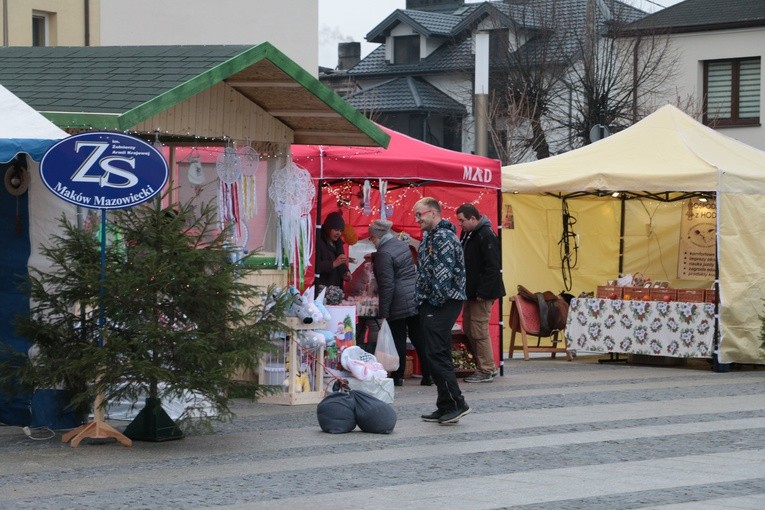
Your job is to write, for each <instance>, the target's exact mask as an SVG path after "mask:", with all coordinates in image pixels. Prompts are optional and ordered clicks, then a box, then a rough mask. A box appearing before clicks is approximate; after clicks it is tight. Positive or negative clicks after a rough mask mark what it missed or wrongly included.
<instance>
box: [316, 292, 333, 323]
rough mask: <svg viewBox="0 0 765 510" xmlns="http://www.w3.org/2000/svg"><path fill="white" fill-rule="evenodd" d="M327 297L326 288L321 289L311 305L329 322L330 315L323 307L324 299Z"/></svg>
mask: <svg viewBox="0 0 765 510" xmlns="http://www.w3.org/2000/svg"><path fill="white" fill-rule="evenodd" d="M326 296H327V287H324V288H323V289H321V292H319V295H318V296H316V298H315V299H314V300H313V303H314V304H315V305H316V308H318V309H319V311H320V312H321V314H322V315H323V316H324V320H325V321H327V322H329V321H331V320H332V315H331V314H330V313H329V310H328V309H327V307H326V306H324V299H325V298H326Z"/></svg>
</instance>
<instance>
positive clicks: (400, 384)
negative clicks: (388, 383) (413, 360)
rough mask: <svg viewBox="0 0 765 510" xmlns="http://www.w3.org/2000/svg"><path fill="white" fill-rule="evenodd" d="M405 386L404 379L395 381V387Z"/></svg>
mask: <svg viewBox="0 0 765 510" xmlns="http://www.w3.org/2000/svg"><path fill="white" fill-rule="evenodd" d="M403 385H404V379H402V378H401V377H396V378H394V379H393V386H403Z"/></svg>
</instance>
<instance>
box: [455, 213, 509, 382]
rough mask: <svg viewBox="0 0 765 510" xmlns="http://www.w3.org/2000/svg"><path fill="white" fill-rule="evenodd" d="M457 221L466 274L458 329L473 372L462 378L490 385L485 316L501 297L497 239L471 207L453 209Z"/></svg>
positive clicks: (491, 371) (493, 372)
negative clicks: (471, 356) (464, 339)
mask: <svg viewBox="0 0 765 510" xmlns="http://www.w3.org/2000/svg"><path fill="white" fill-rule="evenodd" d="M457 221H459V224H460V227H461V228H462V234H461V235H460V242H461V243H462V249H463V250H464V252H465V271H466V273H467V281H466V283H465V294H466V295H467V301H465V304H464V305H463V308H462V330H463V331H464V332H465V335H466V336H467V339H468V342H469V343H470V348H471V350H472V351H473V354H474V355H475V358H476V372H475V374H473V375H471V376H469V377H466V378H465V382H467V383H479V382H492V381H493V380H494V377H496V376H497V374H498V373H499V371H498V370H497V365H496V364H495V362H494V350H493V348H492V345H491V337H490V336H489V316H490V315H491V307H492V306H493V305H494V301H495V300H496V299H497V298H501V297H502V296H504V295H505V285H504V283H502V256H501V253H500V246H499V239H497V236H496V235H495V234H494V231H493V230H492V229H491V222H490V221H489V218H487V217H486V216H482V215H481V213H479V212H478V209H477V208H476V207H475V206H474V205H473V204H462V205H461V206H459V207H458V208H457Z"/></svg>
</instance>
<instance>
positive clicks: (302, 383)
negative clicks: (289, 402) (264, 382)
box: [283, 372, 311, 393]
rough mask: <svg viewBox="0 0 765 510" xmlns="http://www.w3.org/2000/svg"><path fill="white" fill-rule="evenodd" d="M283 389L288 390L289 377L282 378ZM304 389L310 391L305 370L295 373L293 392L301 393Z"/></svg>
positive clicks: (309, 383) (309, 382)
mask: <svg viewBox="0 0 765 510" xmlns="http://www.w3.org/2000/svg"><path fill="white" fill-rule="evenodd" d="M283 386H284V389H285V390H289V387H290V378H289V377H287V378H286V379H284V383H283ZM304 391H311V381H310V380H309V379H308V373H307V372H300V373H298V374H296V375H295V393H302V392H304Z"/></svg>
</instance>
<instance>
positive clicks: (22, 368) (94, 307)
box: [5, 197, 288, 425]
mask: <svg viewBox="0 0 765 510" xmlns="http://www.w3.org/2000/svg"><path fill="white" fill-rule="evenodd" d="M165 198H166V197H162V198H158V199H154V200H152V201H150V202H147V203H145V204H143V205H140V206H136V207H133V208H130V209H123V210H118V211H115V212H114V213H110V217H109V220H108V229H107V241H108V245H107V249H106V251H105V253H104V255H105V266H104V267H105V271H104V272H103V273H102V271H101V243H100V240H99V237H100V236H99V235H98V233H99V232H100V229H99V228H98V226H94V227H93V228H90V229H88V228H78V227H77V226H76V225H73V224H71V223H70V222H69V221H67V220H66V219H65V218H63V219H62V220H61V234H60V235H58V236H56V237H55V238H54V239H53V240H52V243H51V244H50V245H48V246H45V247H43V254H44V255H45V257H46V258H47V259H49V260H50V262H51V265H52V268H51V269H50V270H46V271H45V272H40V271H35V270H32V271H31V272H30V277H29V288H28V292H29V295H30V297H31V300H32V305H31V309H30V314H29V316H27V317H20V318H19V320H18V321H17V327H18V331H19V333H20V334H21V335H24V336H26V337H27V338H29V339H30V341H31V342H33V343H34V344H35V345H36V349H37V350H38V353H37V355H36V356H34V357H33V358H32V359H31V360H27V361H26V362H23V363H18V360H17V362H16V363H6V370H5V372H6V378H7V376H8V375H9V374H8V371H9V367H10V368H11V370H12V372H13V373H12V374H10V375H12V376H13V378H14V380H15V381H17V382H19V381H20V382H21V383H22V384H23V385H24V386H25V387H26V388H28V389H32V388H60V387H63V388H64V389H67V390H70V391H71V392H72V393H73V398H72V405H73V406H75V407H76V408H78V409H81V410H89V409H90V405H91V404H92V403H93V401H94V398H95V396H96V394H98V393H99V392H102V394H103V395H104V396H105V399H106V401H107V402H109V401H121V400H125V399H129V400H133V401H135V400H137V399H139V398H140V397H141V396H146V395H148V396H149V397H151V398H154V399H163V398H173V397H175V398H178V397H181V396H183V395H185V396H186V397H188V395H189V392H191V393H193V394H196V395H198V396H200V397H201V399H200V401H199V404H200V405H199V406H197V405H195V404H194V403H193V402H192V403H189V404H188V407H187V410H186V412H187V414H188V415H194V416H196V417H197V418H198V419H195V420H194V424H195V425H200V424H202V425H209V422H210V420H211V419H213V418H215V419H230V418H232V417H233V413H232V412H231V411H230V409H229V406H228V403H229V397H228V395H229V393H230V390H231V389H232V384H234V383H233V382H232V375H233V374H234V373H235V372H236V371H237V370H241V369H254V368H255V367H256V365H257V361H258V360H259V359H260V357H261V355H262V354H264V353H265V352H268V351H269V350H271V349H272V345H273V344H272V342H271V338H272V334H273V333H275V332H277V331H281V330H283V329H284V326H282V325H281V323H280V319H282V318H283V315H284V308H285V305H286V304H287V301H288V299H287V298H286V297H283V295H282V294H279V295H276V297H273V296H272V294H274V293H273V289H265V288H260V287H257V286H254V285H251V284H248V283H247V282H246V278H247V276H248V275H249V274H250V273H252V272H255V271H257V270H256V269H254V268H251V267H248V266H247V265H242V264H235V263H232V261H231V254H230V251H229V249H228V247H229V245H228V244H227V239H228V238H229V237H230V236H229V234H230V232H227V231H225V230H224V231H220V230H219V228H218V221H217V215H216V209H215V207H214V205H213V204H212V203H207V204H196V203H195V199H192V200H190V201H189V202H187V203H182V204H173V205H171V206H166V207H163V206H162V205H161V204H162V203H163V202H165V203H166V202H169V201H166V200H165ZM266 297H268V298H267V299H266ZM236 384H237V385H242V386H243V387H240V388H237V394H242V393H246V394H249V395H252V396H253V397H254V398H257V396H259V395H261V394H263V393H264V392H265V391H266V389H265V387H263V386H259V385H258V384H257V383H256V382H238V381H237V383H236ZM203 401H206V402H204V405H202V402H203ZM204 409H207V413H205V411H204Z"/></svg>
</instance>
